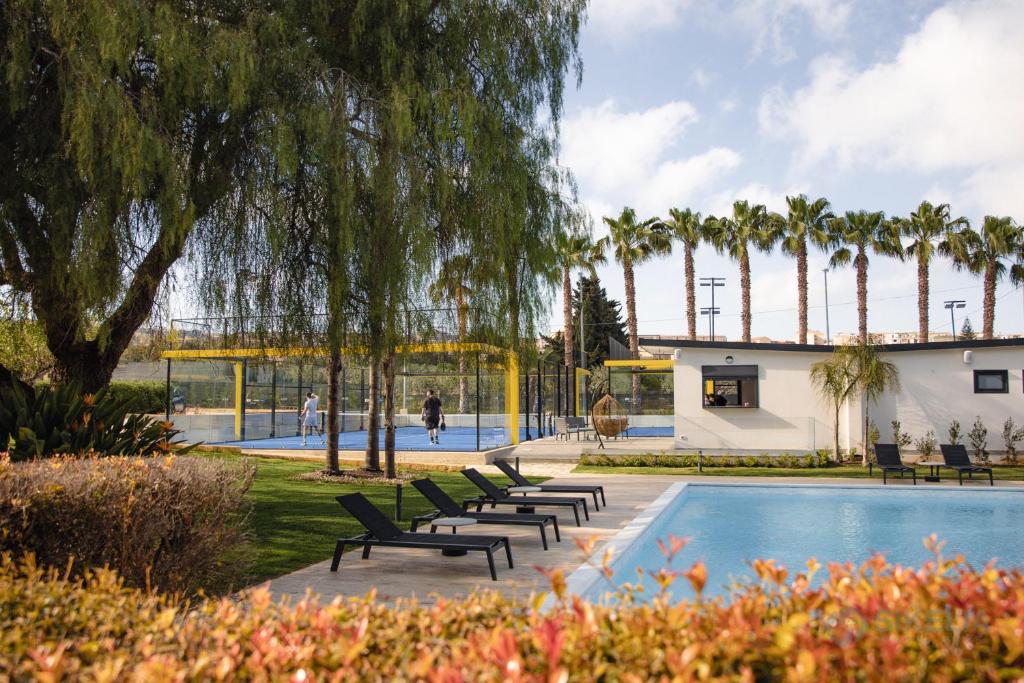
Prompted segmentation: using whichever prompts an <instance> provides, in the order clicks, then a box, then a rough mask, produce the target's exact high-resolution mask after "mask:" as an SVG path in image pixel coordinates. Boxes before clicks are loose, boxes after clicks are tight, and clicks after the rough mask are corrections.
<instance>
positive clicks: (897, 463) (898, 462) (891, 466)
mask: <svg viewBox="0 0 1024 683" xmlns="http://www.w3.org/2000/svg"><path fill="white" fill-rule="evenodd" d="M875 460H877V461H878V462H876V463H868V474H869V475H870V474H872V469H873V468H875V467H877V468H878V469H880V470H882V483H883V484H888V483H889V481H888V479H887V475H888V474H889V472H899V473H900V479H902V478H903V474H904V473H905V472H910V474H911V476H912V477H913V478H914V486H917V471H916V470H915V469H914V468H913V467H908V466H907V465H904V464H903V459H902V458H901V457H900V447H899V446H897V445H896V444H894V443H876V444H875Z"/></svg>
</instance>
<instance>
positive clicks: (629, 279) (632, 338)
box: [622, 258, 640, 411]
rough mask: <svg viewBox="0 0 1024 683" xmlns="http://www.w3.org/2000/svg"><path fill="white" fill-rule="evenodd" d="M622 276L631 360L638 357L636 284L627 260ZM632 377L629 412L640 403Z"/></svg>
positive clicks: (635, 377) (637, 382)
mask: <svg viewBox="0 0 1024 683" xmlns="http://www.w3.org/2000/svg"><path fill="white" fill-rule="evenodd" d="M622 274H623V277H624V278H625V284H626V322H627V325H628V327H629V355H630V357H632V358H639V357H640V337H639V335H638V334H637V331H636V282H635V280H634V277H633V262H632V261H630V260H629V259H628V258H627V259H625V260H624V261H623V263H622ZM632 375H633V393H632V398H633V405H632V406H630V410H631V411H636V410H637V404H638V403H639V402H640V375H638V374H636V373H632Z"/></svg>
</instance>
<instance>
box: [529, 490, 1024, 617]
mask: <svg viewBox="0 0 1024 683" xmlns="http://www.w3.org/2000/svg"><path fill="white" fill-rule="evenodd" d="M688 486H727V487H739V488H743V487H768V488H830V489H835V488H856V489H880V490H889V487H888V486H885V485H883V484H875V483H859V482H856V483H855V482H850V483H845V482H844V483H827V484H825V483H822V484H814V483H810V482H808V483H804V482H703V481H681V482H676V483H674V484H671V485H669V487H668V488H667V489H665V490H664V491H662V492H661V494H660V495H659V496H658V497H657V498H655V499H654V500H653V501H651V503H650V504H649V505H648V506H647V507H645V508H644V509H643V510H642V511H641V512H640V513H639V514H638V515H637V516H635V517H634V518H633V519H631V520H630V521H629V523H628V524H627V525H626V526H624V527H623V528H622V529H620V530H619V531H618V532H616V533H615V535H613V536H612V537H611V538H609V539H608V540H607V541H605V542H604V543H602V544H601V545H600V546H599V547H598V548H597V549H596V550H595V551H594V552H593V553H592V554H591V555H590V556H589V557H588V558H587V559H586V560H584V561H583V562H582V563H581V564H580V565H579V566H578V567H577V568H576V569H574V570H573V572H572V573H571V574H569V576H568V578H567V579H566V593H567V594H572V595H577V596H579V597H583V596H585V595H587V594H588V593H589V592H590V590H591V589H592V588H593V587H594V585H595V584H596V583H597V582H598V581H600V580H601V579H602V578H603V577H602V574H601V571H600V570H599V569H598V568H597V567H596V566H594V564H591V559H592V558H598V557H601V556H603V555H604V554H605V553H607V552H608V551H609V550H611V552H612V564H614V563H615V561H616V559H618V558H621V557H623V556H624V555H625V553H626V552H627V551H628V550H629V549H630V547H631V546H632V545H633V544H634V543H636V542H637V540H638V539H639V538H640V537H641V536H642V535H643V534H644V532H645V531H647V529H648V528H649V527H650V526H651V524H653V523H654V521H655V520H656V519H657V518H658V517H660V516H661V514H662V513H663V512H664V511H665V509H666V508H667V507H668V506H669V505H670V504H672V503H673V502H674V501H675V500H676V499H677V498H679V496H681V495H683V493H684V492H685V491H686V489H687V487H688ZM912 490H913V489H912ZM916 490H918V491H926V490H931V491H938V490H941V491H945V492H952V491H960V492H964V493H966V492H968V491H979V490H981V491H1004V492H1008V493H1014V492H1015V493H1024V486H1002V487H998V486H997V487H985V488H983V489H981V488H974V487H961V486H957V487H949V486H943V487H941V488H940V487H933V488H920V489H916ZM986 495H987V494H986ZM556 602H557V598H556V597H555V596H554V595H552V594H548V596H547V598H546V599H545V601H544V603H543V604H542V605H541V610H542V611H547V610H549V609H551V608H552V607H553V606H554V604H555V603H556Z"/></svg>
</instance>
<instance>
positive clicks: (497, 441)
mask: <svg viewBox="0 0 1024 683" xmlns="http://www.w3.org/2000/svg"><path fill="white" fill-rule="evenodd" d="M506 434H507V430H506V429H505V428H504V427H481V428H480V441H479V444H480V450H482V451H486V450H490V449H492V448H500V447H502V446H508V445H509V444H510V443H511V442H512V441H511V438H510V436H511V435H509V436H506ZM530 434H531V436H532V437H533V438H537V430H536V429H533V430H531V431H530ZM440 436H441V443H440V444H438V445H434V444H431V443H430V440H429V438H428V437H427V431H426V430H425V429H423V427H399V428H398V429H396V430H395V448H396V449H397V450H399V451H475V450H477V430H476V427H448V429H447V431H444V432H441V434H440ZM628 436H629V437H654V436H672V428H671V427H631V428H630V430H629V434H628ZM519 440H520V442H522V441H525V440H526V429H523V428H520V430H519ZM222 443H223V445H225V446H236V447H238V448H261V449H268V450H311V451H318V450H320V449H322V448H323V447H324V444H323V442H322V441H321V440H320V437H319V436H317V435H316V434H310V435H309V436H308V437H307V439H306V445H305V446H303V445H302V437H301V436H295V435H289V436H278V437H274V438H262V439H246V440H244V441H224V442H222ZM380 443H381V446H383V445H384V430H383V429H382V430H380ZM338 448H339V449H341V450H343V451H359V450H363V449H364V448H366V430H362V431H358V430H356V431H349V432H342V433H341V434H339V435H338Z"/></svg>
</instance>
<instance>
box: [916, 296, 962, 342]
mask: <svg viewBox="0 0 1024 683" xmlns="http://www.w3.org/2000/svg"><path fill="white" fill-rule="evenodd" d="M966 306H967V302H966V301H963V300H962V299H950V300H949V301H946V302H945V308H948V309H949V325H950V327H951V328H953V341H956V319H955V318H954V316H953V309H955V308H965V307H966ZM926 341H927V340H926Z"/></svg>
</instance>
